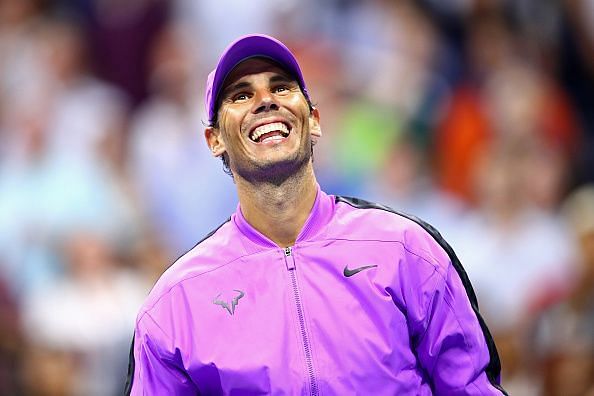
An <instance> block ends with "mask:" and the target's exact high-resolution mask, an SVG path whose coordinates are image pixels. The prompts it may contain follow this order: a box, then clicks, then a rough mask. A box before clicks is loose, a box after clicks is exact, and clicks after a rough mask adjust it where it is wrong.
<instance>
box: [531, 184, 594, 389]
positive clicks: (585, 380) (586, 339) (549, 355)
mask: <svg viewBox="0 0 594 396" xmlns="http://www.w3.org/2000/svg"><path fill="white" fill-rule="evenodd" d="M563 206H564V214H565V216H566V218H567V220H568V223H569V225H570V228H571V235H572V236H573V237H574V238H575V240H576V244H577V246H578V247H579V255H578V264H579V268H578V271H577V272H576V274H575V276H574V279H573V283H572V285H571V287H570V289H569V293H568V295H567V297H566V299H564V300H561V301H558V302H557V303H556V304H553V305H551V306H550V307H548V309H546V310H545V311H544V312H543V313H542V314H541V316H540V318H539V321H538V322H537V327H536V335H537V337H536V340H537V341H536V342H535V345H536V351H537V353H538V356H540V358H541V362H542V365H543V378H544V381H545V382H544V384H545V387H544V389H545V390H546V391H545V392H544V394H545V395H550V396H561V395H563V396H574V395H575V396H578V395H586V394H587V395H591V394H594V186H593V185H588V186H584V187H582V188H580V189H578V190H577V191H574V192H573V193H572V194H571V195H570V196H569V197H568V198H567V200H566V201H565V203H564V205H563Z"/></svg>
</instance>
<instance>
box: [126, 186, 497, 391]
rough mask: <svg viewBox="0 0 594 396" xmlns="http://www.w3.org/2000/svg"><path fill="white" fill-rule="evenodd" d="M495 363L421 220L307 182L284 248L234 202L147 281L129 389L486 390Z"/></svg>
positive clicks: (468, 290) (493, 387)
mask: <svg viewBox="0 0 594 396" xmlns="http://www.w3.org/2000/svg"><path fill="white" fill-rule="evenodd" d="M499 372H500V364H499V358H498V356H497V351H496V349H495V345H494V343H493V340H492V339H491V336H490V334H489V332H488V330H487V328H486V326H485V324H484V322H483V320H482V319H481V317H480V315H479V314H478V308H477V303H476V297H475V295H474V292H473V291H472V287H471V285H470V282H469V281H468V278H467V276H466V274H465V272H464V270H463V269H462V266H461V265H460V263H459V261H458V259H457V258H456V257H455V255H454V253H453V251H452V250H451V248H450V247H449V246H448V245H447V244H446V243H445V241H444V240H443V239H442V238H441V236H440V235H439V234H438V233H437V231H435V230H434V229H433V228H431V226H429V225H427V224H425V223H423V222H421V221H420V220H417V219H414V218H411V217H408V216H405V215H403V214H399V213H396V212H394V211H392V210H391V209H389V208H387V207H383V206H380V205H375V204H371V203H368V202H365V201H361V200H357V199H351V198H343V197H334V196H330V195H327V194H325V193H324V192H322V191H320V190H319V191H318V194H317V198H316V201H315V204H314V207H313V209H312V212H311V214H310V216H309V218H308V220H307V221H306V223H305V225H304V227H303V230H302V231H301V233H300V234H299V237H298V238H297V241H296V242H295V245H294V246H292V247H289V248H286V249H281V248H279V247H278V246H276V245H275V244H274V243H273V242H272V241H271V240H270V239H268V238H266V237H265V236H264V235H262V234H261V233H259V232H258V231H256V230H255V229H254V228H253V227H251V226H250V225H249V224H248V223H247V221H246V220H245V219H244V217H243V215H242V214H241V210H240V209H238V210H237V212H236V213H235V214H234V215H233V216H232V217H231V218H230V219H229V220H228V221H227V222H226V223H224V224H223V225H222V226H220V227H219V228H218V229H217V230H215V231H214V232H213V233H211V234H210V235H209V236H208V237H206V238H205V239H204V240H202V241H201V242H200V243H199V244H198V245H196V246H195V247H194V248H193V249H192V250H191V251H189V252H188V253H186V254H185V255H184V256H182V257H181V258H180V259H179V260H177V261H176V262H175V264H173V266H171V267H170V268H169V269H168V270H167V271H166V272H165V273H164V274H163V276H162V277H161V278H160V279H159V281H158V282H157V284H156V285H155V287H154V288H153V290H152V291H151V293H150V295H149V297H148V299H147V300H146V302H145V304H144V305H143V307H142V309H141V311H140V313H139V315H138V318H137V322H136V329H135V334H134V342H133V348H132V351H131V360H130V370H129V378H128V384H127V392H128V393H130V394H132V395H195V394H202V395H219V394H225V395H252V394H254V395H255V394H275V395H280V394H289V395H318V394H320V395H348V394H373V395H431V394H440V395H446V394H447V395H466V394H473V395H475V394H476V395H479V394H480V395H491V394H498V395H500V394H505V392H504V391H503V389H502V388H501V387H500V386H499V385H498V381H499Z"/></svg>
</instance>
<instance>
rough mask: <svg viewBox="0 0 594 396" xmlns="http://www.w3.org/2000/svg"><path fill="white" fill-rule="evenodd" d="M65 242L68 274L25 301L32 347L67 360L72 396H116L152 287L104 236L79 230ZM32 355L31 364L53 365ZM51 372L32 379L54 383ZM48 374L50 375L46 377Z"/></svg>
mask: <svg viewBox="0 0 594 396" xmlns="http://www.w3.org/2000/svg"><path fill="white" fill-rule="evenodd" d="M65 241H66V242H65V247H64V254H65V260H66V265H67V271H66V273H65V275H64V276H63V277H62V278H61V279H60V280H59V281H57V282H55V283H54V284H52V285H48V286H47V287H44V288H40V289H38V290H36V291H35V292H34V293H32V294H31V295H30V296H29V297H28V298H27V299H26V301H25V303H24V305H23V323H24V328H25V334H26V336H27V339H28V340H29V342H31V343H32V345H33V346H38V347H39V348H40V350H41V351H47V353H51V354H52V355H53V354H58V355H59V356H63V357H65V358H66V360H65V361H64V360H62V359H58V361H63V362H64V364H68V365H71V366H72V367H70V368H69V370H73V371H74V372H75V375H74V376H72V377H71V378H70V379H69V380H68V381H69V383H68V384H67V386H68V387H69V391H68V392H67V393H68V394H75V395H115V394H117V393H118V391H120V392H121V386H122V381H123V373H124V372H125V367H126V364H127V358H128V353H127V351H128V345H129V342H130V339H131V332H130V329H131V328H133V326H134V319H135V317H136V313H137V310H138V308H139V307H140V304H141V303H142V301H143V299H144V298H145V296H146V293H147V292H148V285H147V284H146V283H145V282H144V280H143V279H142V278H139V277H138V275H137V274H134V273H132V272H129V271H127V270H125V269H124V268H123V267H122V265H121V263H119V262H118V259H117V257H116V256H115V254H114V253H115V252H114V251H113V250H112V247H110V246H109V245H108V244H107V242H106V241H105V240H103V239H102V238H101V237H99V236H97V235H94V234H93V233H89V232H86V231H85V230H80V231H79V232H77V233H75V234H73V235H71V236H69V237H68V238H67V239H65ZM31 352H32V353H33V356H30V357H29V358H30V359H31V361H29V362H30V364H41V365H47V364H48V363H49V362H45V363H44V355H43V352H41V355H38V354H37V353H36V352H35V351H31ZM68 360H74V362H75V364H74V365H72V362H70V363H68ZM48 369H49V371H44V370H41V371H32V372H29V373H28V375H27V381H29V382H30V381H35V382H37V381H41V382H43V381H50V380H52V377H53V374H52V371H53V369H51V368H48ZM44 373H47V374H48V375H51V377H49V378H43V374H44ZM39 377H42V378H39ZM67 377H68V376H67ZM53 380H55V379H53Z"/></svg>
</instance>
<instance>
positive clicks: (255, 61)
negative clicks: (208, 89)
mask: <svg viewBox="0 0 594 396" xmlns="http://www.w3.org/2000/svg"><path fill="white" fill-rule="evenodd" d="M266 72H272V73H274V74H279V75H282V76H284V77H286V78H287V79H288V80H295V78H294V77H293V76H291V75H290V74H289V73H288V72H287V71H286V70H284V69H283V68H281V67H280V66H279V65H278V64H277V63H276V62H274V61H272V60H270V59H266V58H251V59H247V60H245V61H243V62H241V63H240V64H238V65H237V66H235V68H234V69H233V70H232V71H231V73H229V75H228V76H227V78H226V79H225V83H224V84H223V87H222V90H225V89H226V88H227V87H228V86H229V85H231V84H233V83H235V82H237V81H239V80H241V79H242V78H244V77H247V76H251V75H255V74H260V73H266Z"/></svg>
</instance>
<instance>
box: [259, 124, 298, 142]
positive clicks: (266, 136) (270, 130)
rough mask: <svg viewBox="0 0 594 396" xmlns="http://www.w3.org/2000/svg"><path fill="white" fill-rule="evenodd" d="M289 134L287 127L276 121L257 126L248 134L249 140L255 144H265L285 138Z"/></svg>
mask: <svg viewBox="0 0 594 396" xmlns="http://www.w3.org/2000/svg"><path fill="white" fill-rule="evenodd" d="M289 133H290V128H289V126H288V125H287V124H285V123H284V122H280V121H277V122H270V123H266V124H262V125H259V126H257V127H256V128H254V129H253V130H252V131H251V132H250V134H249V138H250V140H251V141H253V142H255V143H265V142H270V141H275V140H281V139H283V138H286V137H287V136H289Z"/></svg>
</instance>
